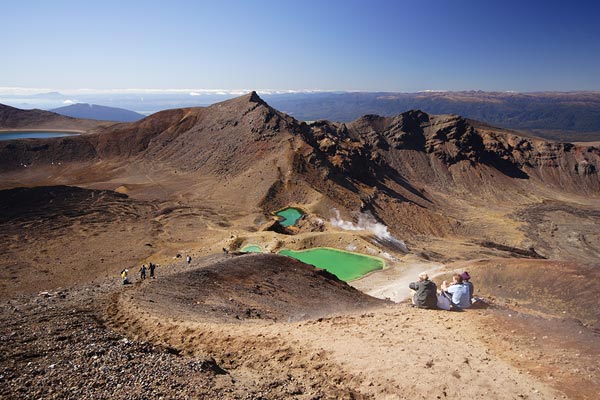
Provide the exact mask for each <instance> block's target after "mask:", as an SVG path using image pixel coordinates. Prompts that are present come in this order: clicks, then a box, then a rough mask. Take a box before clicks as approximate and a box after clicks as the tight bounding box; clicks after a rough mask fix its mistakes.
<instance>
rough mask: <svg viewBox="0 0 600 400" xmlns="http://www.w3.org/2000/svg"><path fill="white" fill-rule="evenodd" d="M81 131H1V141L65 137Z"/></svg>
mask: <svg viewBox="0 0 600 400" xmlns="http://www.w3.org/2000/svg"><path fill="white" fill-rule="evenodd" d="M78 135H79V133H69V132H42V131H39V132H34V131H31V132H25V131H20V132H0V141H1V140H15V139H47V138H54V137H63V136H78Z"/></svg>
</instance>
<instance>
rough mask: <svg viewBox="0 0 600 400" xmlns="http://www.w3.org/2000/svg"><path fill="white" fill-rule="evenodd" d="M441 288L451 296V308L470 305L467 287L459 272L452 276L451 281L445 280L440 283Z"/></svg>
mask: <svg viewBox="0 0 600 400" xmlns="http://www.w3.org/2000/svg"><path fill="white" fill-rule="evenodd" d="M442 290H443V291H444V292H446V293H448V294H450V295H451V296H452V298H451V301H452V309H453V310H461V309H464V308H469V307H471V299H470V298H469V287H468V286H467V285H465V284H464V283H463V278H462V276H460V275H459V274H454V275H453V276H452V283H451V284H448V283H447V282H446V281H444V282H443V283H442Z"/></svg>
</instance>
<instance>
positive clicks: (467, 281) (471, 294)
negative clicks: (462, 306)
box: [460, 271, 475, 303]
mask: <svg viewBox="0 0 600 400" xmlns="http://www.w3.org/2000/svg"><path fill="white" fill-rule="evenodd" d="M460 276H461V277H462V279H463V283H464V284H465V285H467V287H468V288H469V300H471V303H473V297H474V296H475V290H474V289H473V284H472V283H471V282H470V280H471V275H469V273H468V272H467V271H465V272H463V273H462V274H460Z"/></svg>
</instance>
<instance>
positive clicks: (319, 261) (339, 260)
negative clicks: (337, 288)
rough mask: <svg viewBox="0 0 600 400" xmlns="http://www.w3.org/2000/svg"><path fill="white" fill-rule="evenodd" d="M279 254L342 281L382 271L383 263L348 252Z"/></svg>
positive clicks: (324, 249) (325, 250) (318, 250)
mask: <svg viewBox="0 0 600 400" xmlns="http://www.w3.org/2000/svg"><path fill="white" fill-rule="evenodd" d="M279 254H281V255H284V256H288V257H293V258H295V259H297V260H300V261H302V262H304V263H306V264H311V265H314V266H315V267H317V268H321V269H325V270H327V271H329V272H331V273H332V274H334V275H335V276H337V277H338V278H339V279H340V280H342V281H351V280H354V279H358V278H360V277H361V276H363V275H366V274H368V273H369V272H371V271H375V270H378V269H383V267H384V266H385V261H383V259H381V258H379V257H371V256H366V255H364V254H359V253H351V252H349V251H343V250H337V249H330V248H328V247H317V248H314V249H309V250H300V251H294V250H281V251H280V252H279Z"/></svg>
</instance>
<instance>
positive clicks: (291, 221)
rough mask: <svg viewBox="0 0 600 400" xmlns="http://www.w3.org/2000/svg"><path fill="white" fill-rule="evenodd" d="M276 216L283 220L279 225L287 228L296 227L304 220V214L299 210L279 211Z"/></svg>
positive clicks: (290, 208)
mask: <svg viewBox="0 0 600 400" xmlns="http://www.w3.org/2000/svg"><path fill="white" fill-rule="evenodd" d="M275 215H277V216H278V217H281V218H282V220H280V221H279V224H280V225H281V226H285V227H286V228H287V227H288V226H293V225H296V222H298V220H299V219H300V218H302V216H303V215H304V213H303V212H302V211H301V210H299V209H297V208H293V207H289V208H284V209H283V210H281V211H277V212H276V213H275Z"/></svg>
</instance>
